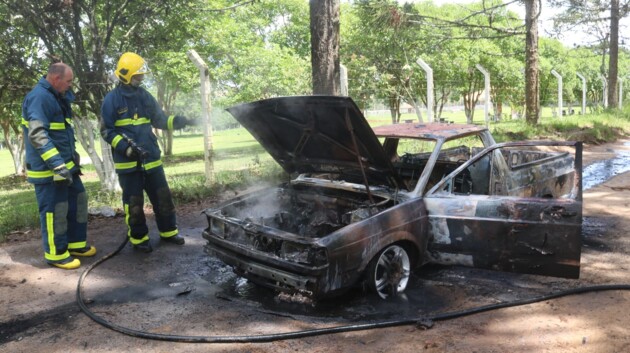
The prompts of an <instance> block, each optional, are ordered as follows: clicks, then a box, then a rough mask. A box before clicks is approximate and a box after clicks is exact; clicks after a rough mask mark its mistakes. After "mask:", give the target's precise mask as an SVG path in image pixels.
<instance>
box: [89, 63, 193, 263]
mask: <svg viewBox="0 0 630 353" xmlns="http://www.w3.org/2000/svg"><path fill="white" fill-rule="evenodd" d="M148 72H149V70H148V68H147V65H146V62H145V61H144V59H143V58H142V57H141V56H140V55H138V54H135V53H124V54H123V55H122V56H121V57H120V59H119V60H118V65H117V66H116V71H115V74H116V76H117V77H118V79H119V80H120V83H119V84H118V85H117V86H116V88H114V89H113V90H112V91H111V92H109V93H108V94H107V96H105V100H104V101H103V106H102V107H101V136H103V138H104V139H105V141H107V143H109V144H110V145H111V149H112V155H113V158H114V165H115V168H116V173H117V174H118V179H119V181H120V186H121V188H122V193H123V195H122V199H123V207H124V210H125V222H126V223H127V228H128V232H127V235H128V236H129V241H130V242H131V244H132V245H133V247H134V249H136V250H138V251H141V252H146V253H148V252H151V251H152V250H153V248H152V247H151V244H150V242H149V229H148V227H147V224H146V219H145V215H144V192H146V194H147V196H148V197H149V201H150V202H151V204H152V206H153V211H154V213H155V220H156V223H157V228H158V231H159V233H160V239H161V240H162V241H163V242H168V243H173V244H177V245H183V244H184V242H185V240H184V238H183V237H181V236H180V235H179V231H178V229H177V222H176V216H175V206H174V204H173V199H172V196H171V191H170V189H169V186H168V183H167V181H166V177H165V175H164V168H163V167H162V160H161V151H160V147H159V146H158V143H157V137H156V136H155V134H154V133H153V128H157V129H162V130H167V129H168V130H174V129H175V130H177V129H181V128H184V127H185V126H188V125H192V124H193V123H194V120H191V119H187V118H186V117H183V116H180V115H177V116H172V115H171V116H166V115H165V114H164V111H162V108H160V106H159V105H158V103H157V101H156V100H155V98H154V97H153V96H152V95H151V94H150V93H149V92H148V91H147V90H145V89H144V88H143V87H141V86H140V84H141V83H142V80H143V79H144V75H145V74H146V73H148Z"/></svg>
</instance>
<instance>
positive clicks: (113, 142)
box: [112, 135, 123, 148]
mask: <svg viewBox="0 0 630 353" xmlns="http://www.w3.org/2000/svg"><path fill="white" fill-rule="evenodd" d="M122 139H123V137H122V136H120V135H116V137H114V138H113V139H112V147H114V148H116V146H118V142H120V141H122Z"/></svg>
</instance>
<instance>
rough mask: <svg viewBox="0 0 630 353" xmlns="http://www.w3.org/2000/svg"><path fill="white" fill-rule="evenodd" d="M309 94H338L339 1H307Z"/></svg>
mask: <svg viewBox="0 0 630 353" xmlns="http://www.w3.org/2000/svg"><path fill="white" fill-rule="evenodd" d="M310 16H311V25H310V26H311V28H310V29H311V65H312V75H313V94H327V95H339V86H340V82H339V70H340V69H339V0H310Z"/></svg>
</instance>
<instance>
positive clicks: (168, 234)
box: [160, 229, 179, 238]
mask: <svg viewBox="0 0 630 353" xmlns="http://www.w3.org/2000/svg"><path fill="white" fill-rule="evenodd" d="M177 233H179V231H178V230H177V229H175V230H171V231H168V232H160V236H161V237H162V238H170V237H174V236H176V235H177Z"/></svg>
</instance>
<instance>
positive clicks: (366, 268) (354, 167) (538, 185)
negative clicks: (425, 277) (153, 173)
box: [203, 96, 582, 298]
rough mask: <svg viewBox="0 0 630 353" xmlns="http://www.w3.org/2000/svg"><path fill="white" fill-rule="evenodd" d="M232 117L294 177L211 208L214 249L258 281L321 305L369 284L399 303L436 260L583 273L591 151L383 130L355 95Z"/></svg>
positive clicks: (470, 135) (293, 100)
mask: <svg viewBox="0 0 630 353" xmlns="http://www.w3.org/2000/svg"><path fill="white" fill-rule="evenodd" d="M228 111H229V112H230V113H231V114H232V115H233V116H234V117H235V118H236V119H237V120H238V121H239V122H240V123H241V124H242V125H243V126H244V127H245V128H247V129H248V130H249V131H250V133H252V135H253V136H254V137H255V138H256V139H257V140H258V141H259V142H260V143H261V144H262V145H263V146H264V147H265V148H266V150H267V151H268V152H269V153H270V154H271V156H272V157H273V158H274V159H275V160H276V161H277V162H278V163H279V164H280V165H281V166H282V167H283V168H284V169H285V170H286V171H287V172H288V173H289V174H291V175H293V176H295V177H294V178H293V179H292V180H291V181H289V182H286V183H284V184H281V185H277V186H275V187H271V188H266V189H263V190H260V191H257V192H254V193H251V194H246V195H243V196H240V197H237V198H235V199H232V200H229V201H227V202H224V203H222V204H220V205H218V206H217V207H214V208H210V209H207V210H205V211H204V213H205V214H206V216H207V218H208V228H207V229H206V230H205V231H204V233H203V236H204V238H205V239H207V241H208V243H207V245H206V250H207V252H208V253H210V254H213V255H215V256H217V257H218V258H219V259H221V260H222V261H223V262H225V263H227V264H228V265H230V266H232V267H233V268H234V270H235V272H236V273H237V274H239V275H241V276H243V277H245V278H247V279H248V280H250V281H252V282H255V283H258V284H261V285H265V286H268V287H272V288H275V289H278V290H280V291H285V292H299V293H302V294H304V295H307V296H310V297H313V298H322V297H327V296H333V295H335V294H339V293H341V292H343V291H345V290H347V289H348V288H351V287H352V286H354V285H356V284H359V283H364V284H366V285H367V287H369V288H370V289H371V290H373V291H374V292H376V293H377V294H378V295H379V296H380V297H382V298H387V297H389V296H392V295H395V294H397V293H400V292H402V291H404V289H405V287H406V286H407V282H408V280H409V275H410V272H411V270H412V269H414V268H416V267H417V266H419V265H422V264H424V263H427V262H435V263H441V264H459V265H467V266H474V267H480V268H488V269H495V270H502V271H513V272H521V273H532V274H541V275H552V276H561V277H570V278H577V277H578V276H579V268H580V252H581V239H580V237H581V226H582V194H581V170H582V168H581V163H582V161H581V156H582V146H581V144H580V143H574V142H551V141H537V142H514V143H503V144H497V143H495V141H494V139H493V138H492V136H491V135H490V133H489V131H488V130H487V129H486V128H484V127H480V126H475V125H458V124H419V123H406V124H395V125H388V126H380V127H376V128H374V129H372V128H371V127H370V126H369V125H368V123H367V121H366V120H365V118H364V117H363V115H362V114H361V112H360V110H359V109H358V107H357V106H356V105H355V104H354V102H353V101H352V100H351V99H350V98H348V97H329V96H304V97H281V98H273V99H267V100H262V101H258V102H254V103H249V104H242V105H238V106H235V107H232V108H229V109H228ZM567 151H568V152H567Z"/></svg>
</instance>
